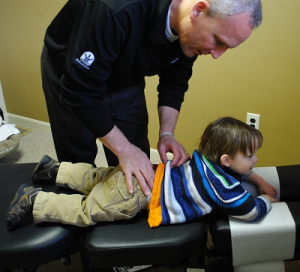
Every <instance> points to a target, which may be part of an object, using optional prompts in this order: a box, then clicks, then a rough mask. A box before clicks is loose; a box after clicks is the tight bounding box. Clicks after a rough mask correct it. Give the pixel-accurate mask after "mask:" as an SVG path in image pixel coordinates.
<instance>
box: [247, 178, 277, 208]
mask: <svg viewBox="0 0 300 272" xmlns="http://www.w3.org/2000/svg"><path fill="white" fill-rule="evenodd" d="M247 181H248V182H249V183H251V184H253V185H256V186H257V188H258V191H259V193H260V194H261V195H262V194H266V195H269V196H271V197H272V198H274V197H275V196H276V195H277V189H276V188H275V187H273V186H272V185H271V184H269V183H268V182H266V181H265V180H264V179H263V178H262V177H261V176H259V175H257V174H255V173H254V172H252V173H251V174H250V176H249V177H248V179H247ZM271 202H272V201H271Z"/></svg>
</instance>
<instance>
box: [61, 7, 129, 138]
mask: <svg viewBox="0 0 300 272" xmlns="http://www.w3.org/2000/svg"><path fill="white" fill-rule="evenodd" d="M125 36H126V33H124V31H123V27H122V24H121V23H120V22H119V21H118V18H117V17H116V16H115V15H114V14H113V13H112V12H111V11H110V10H109V8H107V7H106V6H105V5H103V4H102V3H100V2H96V1H95V2H94V1H91V2H82V3H81V5H80V8H79V10H78V13H77V16H76V19H75V21H74V24H73V28H72V31H71V35H70V39H69V46H68V52H67V57H66V64H65V67H64V74H63V77H62V79H61V86H62V92H61V100H62V103H65V104H66V105H68V106H69V107H71V108H72V110H73V111H74V113H75V114H76V115H77V117H78V118H79V119H80V120H81V121H82V123H84V125H85V126H86V127H87V128H88V129H89V130H90V131H91V132H92V133H93V134H94V135H95V137H102V136H105V135H106V134H107V133H108V132H109V131H110V130H111V129H112V128H113V126H114V124H113V122H112V120H111V119H110V117H109V114H108V112H107V110H106V109H105V107H104V106H103V95H104V94H105V93H106V92H107V85H106V81H107V79H108V78H109V76H110V74H111V64H112V63H113V62H115V60H116V58H117V57H118V56H119V54H120V50H121V48H122V44H123V43H124V40H125Z"/></svg>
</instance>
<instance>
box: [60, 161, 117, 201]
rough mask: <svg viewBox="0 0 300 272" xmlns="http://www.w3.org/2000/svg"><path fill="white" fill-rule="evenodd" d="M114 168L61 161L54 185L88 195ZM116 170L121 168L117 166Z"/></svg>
mask: <svg viewBox="0 0 300 272" xmlns="http://www.w3.org/2000/svg"><path fill="white" fill-rule="evenodd" d="M114 170H115V167H98V168H95V167H93V166H92V165H91V164H88V163H70V162H62V163H61V164H60V166H59V169H58V172H57V176H56V185H57V186H60V187H67V188H71V189H73V190H75V191H78V192H80V193H81V194H84V195H89V194H90V192H91V191H92V190H93V188H94V187H95V186H96V185H97V184H98V183H99V182H100V181H102V180H105V179H107V178H108V176H109V175H111V174H112V172H113V171H114ZM116 171H121V169H120V168H118V169H117V170H116Z"/></svg>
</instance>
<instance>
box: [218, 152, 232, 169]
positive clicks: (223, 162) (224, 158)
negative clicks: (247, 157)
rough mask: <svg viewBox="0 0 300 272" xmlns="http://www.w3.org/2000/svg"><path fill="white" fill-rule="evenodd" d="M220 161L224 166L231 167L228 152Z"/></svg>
mask: <svg viewBox="0 0 300 272" xmlns="http://www.w3.org/2000/svg"><path fill="white" fill-rule="evenodd" d="M220 161H221V163H222V164H223V165H224V166H227V167H230V159H229V156H228V155H227V154H224V155H222V156H221V158H220Z"/></svg>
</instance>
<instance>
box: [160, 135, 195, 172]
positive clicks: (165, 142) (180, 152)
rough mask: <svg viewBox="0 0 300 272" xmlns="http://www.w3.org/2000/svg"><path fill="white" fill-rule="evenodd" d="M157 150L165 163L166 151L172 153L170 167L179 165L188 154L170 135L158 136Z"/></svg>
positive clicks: (166, 159)
mask: <svg viewBox="0 0 300 272" xmlns="http://www.w3.org/2000/svg"><path fill="white" fill-rule="evenodd" d="M157 150H158V153H159V155H160V158H161V160H162V162H163V163H167V161H168V158H167V154H166V153H167V152H168V151H171V152H172V153H173V155H174V157H173V159H172V162H171V167H179V166H181V165H183V164H184V163H185V162H186V161H187V160H188V159H190V155H189V154H188V153H187V152H186V151H185V149H184V148H183V146H182V145H181V144H180V143H178V142H177V141H176V140H175V138H174V137H173V136H172V135H163V136H161V137H160V138H159V142H158V144H157Z"/></svg>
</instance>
